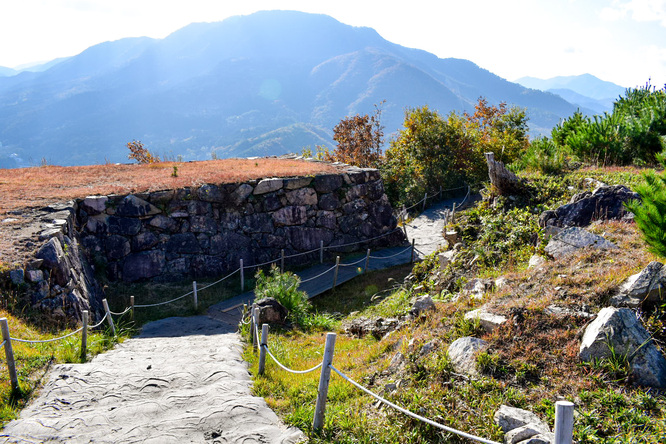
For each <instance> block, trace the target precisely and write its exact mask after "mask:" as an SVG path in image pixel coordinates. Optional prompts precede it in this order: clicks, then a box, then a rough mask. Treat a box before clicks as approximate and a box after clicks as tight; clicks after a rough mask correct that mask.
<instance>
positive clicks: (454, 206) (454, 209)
mask: <svg viewBox="0 0 666 444" xmlns="http://www.w3.org/2000/svg"><path fill="white" fill-rule="evenodd" d="M451 223H452V224H455V223H456V203H455V202H453V210H452V211H451Z"/></svg>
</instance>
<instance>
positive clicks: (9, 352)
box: [0, 318, 20, 392]
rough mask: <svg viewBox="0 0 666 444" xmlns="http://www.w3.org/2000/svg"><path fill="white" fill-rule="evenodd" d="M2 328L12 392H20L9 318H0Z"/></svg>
mask: <svg viewBox="0 0 666 444" xmlns="http://www.w3.org/2000/svg"><path fill="white" fill-rule="evenodd" d="M0 328H2V340H3V341H5V357H6V358H7V370H8V371H9V380H10V381H11V384H12V391H13V392H18V391H19V389H20V387H19V382H18V376H16V364H15V363H14V349H13V348H12V339H11V336H10V335H9V324H7V318H0Z"/></svg>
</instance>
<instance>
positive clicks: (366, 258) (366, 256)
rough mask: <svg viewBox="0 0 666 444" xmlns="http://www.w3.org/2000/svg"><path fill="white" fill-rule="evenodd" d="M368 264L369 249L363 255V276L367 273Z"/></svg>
mask: <svg viewBox="0 0 666 444" xmlns="http://www.w3.org/2000/svg"><path fill="white" fill-rule="evenodd" d="M369 262H370V249H369V248H368V252H367V253H365V267H363V274H365V273H367V272H368V263H369Z"/></svg>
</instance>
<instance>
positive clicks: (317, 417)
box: [312, 333, 335, 431]
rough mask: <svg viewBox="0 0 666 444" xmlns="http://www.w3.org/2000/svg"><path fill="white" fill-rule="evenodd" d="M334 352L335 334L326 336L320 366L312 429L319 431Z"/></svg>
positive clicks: (324, 411)
mask: <svg viewBox="0 0 666 444" xmlns="http://www.w3.org/2000/svg"><path fill="white" fill-rule="evenodd" d="M334 351H335V333H327V334H326V346H325V347H324V359H323V361H322V365H321V376H320V377H319V391H318V392H317V403H316V404H315V412H314V419H313V421H312V429H313V430H315V431H316V430H320V429H321V428H322V427H323V426H324V415H325V414H326V398H327V397H328V382H329V381H330V379H331V367H330V365H331V364H332V363H333V352H334Z"/></svg>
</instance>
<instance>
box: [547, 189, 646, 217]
mask: <svg viewBox="0 0 666 444" xmlns="http://www.w3.org/2000/svg"><path fill="white" fill-rule="evenodd" d="M639 199H640V196H639V195H638V194H637V193H634V192H632V191H631V190H630V189H629V188H627V187H625V186H624V185H614V186H602V187H598V188H597V189H596V190H594V192H592V193H590V192H589V191H586V192H584V193H579V194H576V195H575V196H574V197H572V198H571V201H570V202H569V203H568V204H566V205H563V206H561V207H559V208H557V209H556V210H549V211H545V212H543V213H542V214H541V216H539V225H540V226H542V227H546V226H549V225H552V226H557V227H586V226H588V225H589V224H590V223H591V222H592V221H595V220H631V219H632V218H633V215H632V213H630V212H629V211H628V210H627V209H626V208H625V206H624V204H625V203H626V202H628V201H630V200H639Z"/></svg>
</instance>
